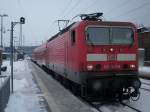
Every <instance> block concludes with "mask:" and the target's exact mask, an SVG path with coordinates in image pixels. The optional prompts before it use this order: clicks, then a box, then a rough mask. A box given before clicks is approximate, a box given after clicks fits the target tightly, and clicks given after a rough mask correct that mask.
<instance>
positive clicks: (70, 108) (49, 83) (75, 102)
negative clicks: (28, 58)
mask: <svg viewBox="0 0 150 112" xmlns="http://www.w3.org/2000/svg"><path fill="white" fill-rule="evenodd" d="M28 63H29V64H28V65H29V66H30V68H32V73H33V75H34V76H35V78H36V80H37V82H38V85H39V86H40V88H41V90H42V92H43V94H44V96H45V98H46V100H47V103H48V105H49V106H50V109H51V111H52V112H95V110H94V109H93V108H90V107H89V106H87V105H86V104H84V103H83V102H82V101H80V100H79V99H78V98H76V97H75V96H74V95H72V94H71V93H70V91H68V90H67V89H65V88H64V87H63V86H62V85H60V84H59V83H58V82H57V81H56V80H54V79H53V78H52V77H51V76H50V75H48V74H47V73H45V72H44V71H43V70H41V69H40V68H39V67H38V66H37V65H35V64H34V63H32V62H28Z"/></svg>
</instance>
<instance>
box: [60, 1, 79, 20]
mask: <svg viewBox="0 0 150 112" xmlns="http://www.w3.org/2000/svg"><path fill="white" fill-rule="evenodd" d="M80 2H81V0H78V1H77V2H76V3H75V4H74V5H73V7H71V9H70V10H68V12H67V13H66V14H65V15H64V16H63V17H62V18H65V16H67V15H69V14H70V13H71V12H73V10H74V9H75V8H76V7H78V5H79V3H80Z"/></svg>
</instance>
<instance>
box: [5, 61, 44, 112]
mask: <svg viewBox="0 0 150 112" xmlns="http://www.w3.org/2000/svg"><path fill="white" fill-rule="evenodd" d="M3 65H7V67H8V69H7V71H6V72H5V73H3V75H5V74H7V75H10V62H9V61H5V62H4V63H3ZM39 91H40V90H39V88H38V87H37V85H36V83H35V82H34V80H33V76H32V74H31V70H30V68H28V63H27V61H17V62H14V93H13V94H11V96H10V99H9V102H8V104H7V108H6V109H5V112H46V109H45V108H43V107H44V105H43V107H42V105H41V103H40V97H42V93H39Z"/></svg>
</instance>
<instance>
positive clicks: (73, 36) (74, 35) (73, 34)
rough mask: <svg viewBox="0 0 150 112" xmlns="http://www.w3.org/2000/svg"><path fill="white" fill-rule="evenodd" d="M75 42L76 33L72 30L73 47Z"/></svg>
mask: <svg viewBox="0 0 150 112" xmlns="http://www.w3.org/2000/svg"><path fill="white" fill-rule="evenodd" d="M75 42H76V32H75V30H72V31H71V43H72V45H74V44H75Z"/></svg>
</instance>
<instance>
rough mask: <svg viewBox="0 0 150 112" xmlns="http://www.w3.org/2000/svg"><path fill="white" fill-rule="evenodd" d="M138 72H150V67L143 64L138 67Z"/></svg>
mask: <svg viewBox="0 0 150 112" xmlns="http://www.w3.org/2000/svg"><path fill="white" fill-rule="evenodd" d="M139 72H140V73H141V74H150V67H145V66H143V67H140V68H139Z"/></svg>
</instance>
